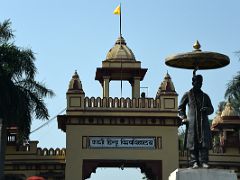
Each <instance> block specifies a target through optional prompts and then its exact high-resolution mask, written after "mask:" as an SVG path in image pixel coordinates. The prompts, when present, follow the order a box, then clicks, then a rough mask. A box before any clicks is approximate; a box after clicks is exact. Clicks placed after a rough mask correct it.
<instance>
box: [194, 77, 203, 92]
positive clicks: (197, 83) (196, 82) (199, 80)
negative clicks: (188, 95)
mask: <svg viewBox="0 0 240 180" xmlns="http://www.w3.org/2000/svg"><path fill="white" fill-rule="evenodd" d="M202 82H203V77H202V75H200V74H198V75H195V76H193V78H192V85H193V88H194V89H196V90H199V89H201V87H202Z"/></svg>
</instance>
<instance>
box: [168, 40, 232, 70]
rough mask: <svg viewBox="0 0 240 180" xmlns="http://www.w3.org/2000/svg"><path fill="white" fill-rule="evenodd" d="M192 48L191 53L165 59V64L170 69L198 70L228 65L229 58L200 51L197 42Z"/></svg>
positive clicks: (215, 53)
mask: <svg viewBox="0 0 240 180" xmlns="http://www.w3.org/2000/svg"><path fill="white" fill-rule="evenodd" d="M193 47H194V49H195V50H193V51H192V52H187V53H180V54H176V55H173V56H169V57H167V58H166V59H165V64H166V65H168V66H171V67H177V68H184V69H194V70H198V69H216V68H221V67H224V66H226V65H228V64H229V63H230V59H229V57H228V56H226V55H224V54H220V53H217V52H207V51H205V52H204V51H201V50H200V47H201V46H200V44H199V42H198V41H197V42H196V43H195V44H194V45H193Z"/></svg>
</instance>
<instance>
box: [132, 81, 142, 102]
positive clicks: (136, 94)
mask: <svg viewBox="0 0 240 180" xmlns="http://www.w3.org/2000/svg"><path fill="white" fill-rule="evenodd" d="M132 98H140V77H134V78H133V84H132Z"/></svg>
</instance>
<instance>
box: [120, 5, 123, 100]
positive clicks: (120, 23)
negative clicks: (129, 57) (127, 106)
mask: <svg viewBox="0 0 240 180" xmlns="http://www.w3.org/2000/svg"><path fill="white" fill-rule="evenodd" d="M121 38H122V7H121V3H120V46H121V47H122V39H121ZM122 90H123V85H122V58H121V97H122Z"/></svg>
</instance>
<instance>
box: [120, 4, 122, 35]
mask: <svg viewBox="0 0 240 180" xmlns="http://www.w3.org/2000/svg"><path fill="white" fill-rule="evenodd" d="M120 37H122V7H121V3H120Z"/></svg>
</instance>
